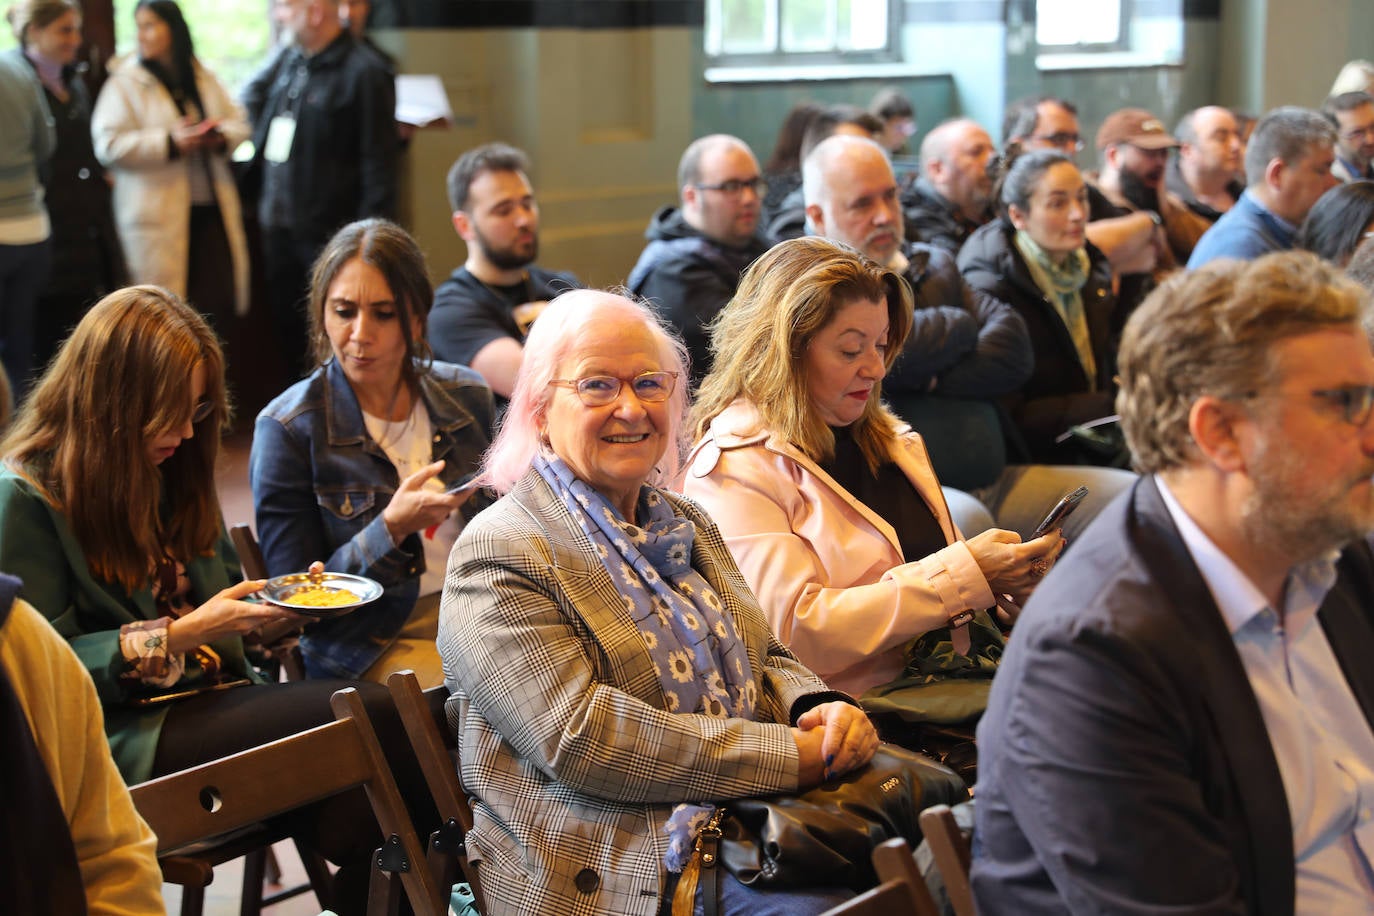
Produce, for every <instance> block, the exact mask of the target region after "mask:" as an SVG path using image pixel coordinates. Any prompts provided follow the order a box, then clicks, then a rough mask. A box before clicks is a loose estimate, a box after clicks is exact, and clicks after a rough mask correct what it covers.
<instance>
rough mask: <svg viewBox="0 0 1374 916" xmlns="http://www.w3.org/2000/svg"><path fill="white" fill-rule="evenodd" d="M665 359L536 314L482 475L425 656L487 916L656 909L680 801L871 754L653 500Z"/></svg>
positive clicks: (618, 301) (760, 901) (663, 418)
mask: <svg viewBox="0 0 1374 916" xmlns="http://www.w3.org/2000/svg"><path fill="white" fill-rule="evenodd" d="M683 354H684V350H683V347H682V344H681V343H680V342H679V341H677V340H676V339H674V338H673V337H671V336H670V335H669V334H668V332H666V331H665V330H664V328H663V326H662V325H661V324H660V322H659V321H658V320H657V318H655V317H654V315H653V313H652V312H651V311H650V310H649V309H647V308H646V307H645V306H642V305H639V304H637V303H634V302H631V301H629V300H628V299H624V298H622V297H620V296H616V295H612V294H609V293H603V292H596V291H589V290H583V291H576V292H571V293H567V294H565V295H563V296H560V297H559V298H558V299H557V300H555V301H554V302H553V303H552V304H551V305H550V306H549V307H548V309H547V310H546V311H545V312H544V313H543V314H542V315H541V316H540V318H539V321H538V322H537V323H536V324H535V326H534V329H533V330H532V331H531V332H530V336H529V338H528V339H527V340H526V342H525V360H524V365H523V367H522V368H521V371H520V376H519V378H518V380H517V382H516V386H515V390H514V392H513V394H512V398H511V402H510V408H509V410H508V411H507V413H506V418H505V421H504V423H503V425H502V427H501V431H500V432H499V433H498V435H497V438H496V441H495V443H494V445H493V446H492V449H491V451H490V452H489V453H488V456H487V459H486V465H485V468H484V482H485V483H486V484H488V485H490V486H492V487H493V488H495V489H496V490H498V491H499V492H502V493H504V494H505V496H504V497H503V498H502V499H501V500H500V501H498V502H497V503H496V504H495V505H493V506H492V507H491V508H489V509H487V510H486V511H485V512H483V513H481V514H480V515H478V516H477V518H476V519H474V520H473V521H472V522H470V523H469V524H468V526H467V527H466V528H465V529H464V531H463V533H462V535H461V537H460V538H459V540H458V543H457V545H456V546H455V547H454V550H453V554H452V556H451V558H450V560H449V570H448V576H447V581H446V584H445V588H444V596H443V602H442V609H441V620H440V626H439V650H440V654H441V655H442V656H443V659H444V669H445V671H446V672H447V674H448V686H449V689H450V690H451V691H452V693H453V696H452V698H451V699H450V700H449V721H450V723H451V724H452V725H453V727H454V728H455V730H456V731H457V733H458V735H459V736H460V745H461V746H460V754H461V759H462V777H463V782H464V785H465V786H466V788H467V789H468V791H469V792H470V793H471V795H472V798H473V808H474V819H475V821H476V826H475V828H474V830H473V831H472V832H471V833H470V834H469V836H468V849H469V855H470V856H471V857H472V858H474V859H476V860H479V861H480V862H481V867H480V870H481V875H482V885H483V889H484V891H485V893H486V899H487V903H488V909H489V910H490V912H491V913H492V914H500V913H545V912H548V913H553V912H557V913H621V914H645V916H652V914H655V913H658V912H659V911H660V908H661V907H664V906H666V904H665V901H669V900H671V898H672V895H673V890H674V886H675V885H676V883H677V875H676V873H675V872H674V870H673V869H674V868H677V867H678V866H679V864H680V862H681V861H682V860H683V859H684V858H685V856H684V853H685V852H687V851H689V850H690V841H691V824H692V823H693V822H694V816H697V817H699V816H700V810H699V809H698V808H697V807H696V805H695V803H696V802H699V801H704V802H713V801H722V800H728V799H732V798H740V797H746V796H753V795H764V794H770V793H778V792H790V791H796V790H798V789H801V788H806V787H809V786H812V785H815V784H817V783H819V782H821V781H822V780H823V779H825V778H827V777H828V776H831V775H838V774H841V773H844V772H847V771H848V770H850V769H853V768H855V767H857V766H860V765H862V764H864V763H865V762H867V761H868V759H869V758H870V757H871V756H872V754H873V752H874V750H875V749H876V747H877V736H876V734H875V733H874V731H873V727H872V725H871V724H870V723H869V721H868V719H867V718H866V717H865V716H864V714H863V712H862V710H860V709H859V708H858V706H857V705H855V704H854V703H853V701H852V700H851V699H850V698H849V697H847V696H845V695H844V694H841V693H837V692H834V691H831V690H829V689H828V688H827V687H826V685H825V684H824V683H823V682H822V681H821V680H820V679H819V678H817V677H816V676H815V675H814V674H812V673H811V672H810V671H809V670H807V669H806V668H805V667H803V666H802V665H801V664H800V663H799V662H798V661H797V660H796V659H795V658H794V657H793V656H792V655H791V653H789V652H788V651H787V650H786V649H785V648H783V647H782V645H780V644H779V643H778V641H777V640H776V639H775V638H774V637H773V635H772V633H771V632H770V631H769V629H768V624H767V621H766V620H765V619H764V617H763V614H762V612H761V611H760V609H759V605H758V601H757V600H756V599H755V597H754V595H753V593H752V592H750V590H749V587H748V586H747V585H746V584H745V582H744V580H743V578H742V577H741V575H740V573H739V570H738V568H737V567H736V566H735V562H734V560H733V559H732V558H731V556H730V553H729V551H728V550H727V549H726V547H725V544H724V541H723V540H722V538H721V535H720V532H719V530H718V529H717V528H716V526H715V525H714V524H713V523H712V522H711V520H710V519H709V518H708V517H707V516H706V515H705V513H703V512H702V511H701V509H700V508H698V507H697V506H696V505H695V504H693V503H692V502H690V501H689V500H687V499H684V498H683V497H681V496H678V495H677V494H674V493H669V492H666V491H664V490H661V489H658V488H657V487H656V486H654V485H653V484H652V483H650V481H651V480H653V481H660V480H670V479H672V477H673V475H674V474H675V473H676V471H677V468H678V464H679V461H680V456H681V440H680V438H679V432H680V430H681V427H682V417H683V413H684V410H685V406H686V391H685V389H686V375H685V368H686V367H685V365H684V356H683ZM684 883H685V882H684ZM719 894H720V897H719V901H713V903H715V902H720V903H722V904H723V906H722V908H721V911H722V912H729V911H731V910H734V911H738V912H753V913H769V912H778V913H783V912H786V913H808V912H820V911H822V910H824V909H826V908H827V907H828V906H831V905H834V903H836V902H837V901H838V900H840V899H843V898H844V897H847V896H849V892H848V891H845V890H843V889H835V890H831V889H823V890H820V891H815V892H805V893H790V892H758V891H751V890H749V889H747V888H745V887H744V886H743V885H741V884H738V883H737V882H735V881H734V879H733V878H731V877H729V876H728V875H721V876H720V879H719ZM696 902H697V905H698V907H700V906H701V905H702V903H703V901H702V900H701V899H700V898H699V897H698V899H697V901H696Z"/></svg>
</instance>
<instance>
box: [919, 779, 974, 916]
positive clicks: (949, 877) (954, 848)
mask: <svg viewBox="0 0 1374 916" xmlns="http://www.w3.org/2000/svg"><path fill="white" fill-rule="evenodd" d="M921 834H922V835H923V836H924V837H925V840H926V843H928V844H929V845H930V854H931V857H932V858H934V859H935V867H936V868H937V869H939V871H940V877H941V878H942V879H944V882H945V891H946V893H948V894H949V903H950V906H952V907H953V908H954V913H955V916H977V913H978V910H977V908H976V907H975V906H974V905H973V888H972V886H971V885H970V884H969V880H968V872H969V865H970V862H971V861H972V856H971V854H970V852H969V843H968V840H967V839H965V838H964V834H963V832H962V831H961V830H960V829H959V822H958V821H956V820H955V819H954V811H953V810H952V809H951V808H950V807H949V805H931V806H930V807H929V808H926V809H925V810H924V811H922V812H921Z"/></svg>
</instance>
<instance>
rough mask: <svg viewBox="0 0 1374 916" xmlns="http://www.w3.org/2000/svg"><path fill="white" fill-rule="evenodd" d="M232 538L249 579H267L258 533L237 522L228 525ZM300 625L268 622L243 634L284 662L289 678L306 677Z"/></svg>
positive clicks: (302, 678)
mask: <svg viewBox="0 0 1374 916" xmlns="http://www.w3.org/2000/svg"><path fill="white" fill-rule="evenodd" d="M229 539H230V540H231V541H233V542H234V550H235V551H236V552H237V553H238V555H239V565H240V566H242V567H243V574H244V575H245V576H246V577H248V578H249V579H266V578H269V577H268V575H267V563H266V562H264V561H263V558H262V548H261V547H259V546H258V539H257V536H256V535H254V534H253V529H252V528H249V527H248V526H247V525H235V526H234V527H232V528H230V529H229ZM300 635H301V625H300V624H299V623H295V622H292V621H279V622H277V623H269V624H265V625H264V626H263V627H261V628H260V629H259V630H258V631H257V632H255V633H250V634H249V635H248V636H246V637H244V642H245V643H247V644H248V645H250V646H260V647H261V648H262V651H263V652H264V653H265V654H266V655H267V656H268V658H270V659H271V660H272V661H274V662H276V663H277V664H279V665H281V670H282V671H283V672H284V673H285V674H286V679H287V680H288V681H303V680H305V660H304V659H303V658H302V657H301V647H300Z"/></svg>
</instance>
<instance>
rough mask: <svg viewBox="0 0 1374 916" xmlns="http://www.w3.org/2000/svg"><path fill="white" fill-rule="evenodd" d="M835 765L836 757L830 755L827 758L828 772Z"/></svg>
mask: <svg viewBox="0 0 1374 916" xmlns="http://www.w3.org/2000/svg"><path fill="white" fill-rule="evenodd" d="M834 763H835V755H834V754H830V755H828V756H827V757H826V758H825V768H826V769H827V770H828V769H830V767H831V766H833V765H834Z"/></svg>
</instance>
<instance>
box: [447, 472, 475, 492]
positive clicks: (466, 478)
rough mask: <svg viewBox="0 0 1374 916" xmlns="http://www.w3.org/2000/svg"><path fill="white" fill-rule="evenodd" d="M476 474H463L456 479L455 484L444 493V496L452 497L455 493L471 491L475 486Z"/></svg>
mask: <svg viewBox="0 0 1374 916" xmlns="http://www.w3.org/2000/svg"><path fill="white" fill-rule="evenodd" d="M477 473H478V472H477V471H473V472H472V473H470V474H464V475H463V476H462V477H460V478H458V482H457V483H455V484H454V485H453V486H451V487H449V488H448V489H447V490H445V491H444V495H445V496H453V495H454V494H456V493H463V492H465V491H467V490H471V489H472V488H473V487H475V486H477Z"/></svg>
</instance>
